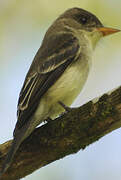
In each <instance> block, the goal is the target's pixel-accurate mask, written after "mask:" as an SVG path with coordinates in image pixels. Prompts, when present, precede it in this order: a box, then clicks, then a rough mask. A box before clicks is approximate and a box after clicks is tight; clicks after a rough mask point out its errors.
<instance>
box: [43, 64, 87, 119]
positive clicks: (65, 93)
mask: <svg viewBox="0 0 121 180" xmlns="http://www.w3.org/2000/svg"><path fill="white" fill-rule="evenodd" d="M88 72H89V66H88V63H86V62H84V63H75V64H73V65H71V66H70V67H68V68H67V69H66V71H65V72H64V73H63V75H62V76H61V77H60V78H59V79H58V80H57V81H56V83H55V84H54V85H53V86H52V87H51V88H50V89H49V90H48V92H47V93H46V94H45V101H46V102H47V103H49V104H50V109H49V113H48V114H49V116H50V117H51V118H55V117H56V116H57V115H59V114H60V113H62V112H63V111H64V109H63V108H62V107H61V106H60V104H59V103H58V101H62V102H63V103H64V104H65V105H67V106H70V105H71V104H72V103H73V101H74V100H75V98H76V97H77V96H78V94H79V93H80V91H81V90H82V88H83V86H84V83H85V81H86V79H87V76H88Z"/></svg>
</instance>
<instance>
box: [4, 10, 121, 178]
mask: <svg viewBox="0 0 121 180" xmlns="http://www.w3.org/2000/svg"><path fill="white" fill-rule="evenodd" d="M118 31H119V30H117V29H112V28H107V27H104V26H103V25H102V23H101V22H100V21H99V19H98V18H97V17H96V16H95V15H93V14H91V13H90V12H88V11H85V10H83V9H80V8H72V9H69V10H67V11H65V12H64V13H63V14H62V15H61V16H59V17H58V18H57V19H56V20H55V21H54V23H53V24H52V25H51V26H50V28H49V29H48V31H47V32H46V34H45V37H44V39H43V42H42V45H41V47H40V48H39V50H38V52H37V54H36V56H35V58H34V60H33V62H32V65H31V67H30V69H29V71H28V73H27V76H26V78H25V81H24V84H23V87H22V89H21V92H20V96H19V101H18V112H17V119H18V120H17V123H16V126H15V129H14V133H13V136H14V139H13V142H12V145H11V147H10V150H9V152H8V154H7V157H6V160H5V162H4V164H3V167H2V170H1V175H2V174H3V173H5V171H6V170H7V169H8V167H9V166H10V164H11V162H12V160H13V158H14V155H15V153H16V151H17V149H18V148H19V146H20V144H21V143H22V142H23V140H24V139H25V138H27V137H28V136H29V135H30V134H31V133H32V131H33V130H34V129H35V128H36V127H37V126H38V125H39V124H40V123H42V122H43V121H44V120H46V119H48V118H52V119H53V118H55V117H57V116H58V115H59V114H61V113H62V112H63V111H64V108H63V107H62V106H64V104H65V105H66V106H70V105H71V104H72V103H73V101H74V100H75V98H76V97H77V96H78V94H79V93H80V92H81V90H82V88H83V86H84V84H85V82H86V80H87V77H88V74H89V70H90V65H91V57H92V53H93V51H94V48H95V46H96V44H97V42H98V41H99V40H100V39H101V38H102V37H104V36H106V35H109V34H112V33H115V32H118Z"/></svg>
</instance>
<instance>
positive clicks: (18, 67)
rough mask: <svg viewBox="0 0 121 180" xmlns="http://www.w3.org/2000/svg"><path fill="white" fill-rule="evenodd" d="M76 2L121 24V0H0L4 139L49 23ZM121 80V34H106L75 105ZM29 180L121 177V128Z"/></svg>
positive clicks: (109, 23) (1, 133) (1, 135)
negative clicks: (24, 82)
mask: <svg viewBox="0 0 121 180" xmlns="http://www.w3.org/2000/svg"><path fill="white" fill-rule="evenodd" d="M71 7H81V8H84V9H86V10H89V11H91V12H92V13H94V14H95V15H96V16H97V17H99V19H100V20H101V21H102V23H103V24H104V25H106V26H109V27H114V28H119V29H121V13H120V11H121V1H120V0H115V1H114V0H81V1H80V0H66V1H64V0H61V1H57V0H51V1H49V0H35V1H32V0H26V1H25V0H21V1H16V0H0V143H1V144H2V143H3V142H5V141H7V140H9V139H11V138H12V132H13V129H14V126H15V123H16V106H17V101H18V96H19V92H20V89H21V87H22V83H23V81H24V78H25V75H26V73H27V71H28V68H29V66H30V64H31V62H32V60H33V57H34V56H35V54H36V52H37V50H38V48H39V47H40V44H41V41H42V39H43V36H44V34H45V32H46V30H47V29H48V27H49V26H50V24H51V23H52V22H53V20H55V18H57V17H58V15H60V14H61V13H63V12H64V11H65V10H66V9H68V8H71ZM119 85H121V33H117V34H114V35H111V36H108V37H106V38H105V39H103V40H102V41H101V42H100V43H99V44H98V46H97V48H96V50H95V52H94V54H93V63H92V70H91V72H90V76H89V78H88V81H87V83H86V85H85V87H84V89H83V91H82V93H81V94H80V96H79V97H78V98H77V100H76V101H75V102H74V104H73V106H79V105H81V104H84V103H85V102H87V101H89V100H90V99H92V98H94V97H97V96H99V95H102V94H103V93H104V92H107V91H108V90H110V89H113V88H115V87H117V86H119ZM24 179H25V180H34V179H36V180H38V179H44V180H62V179H69V180H80V179H83V180H97V179H98V180H102V179H103V180H107V179H110V180H114V179H116V180H120V179H121V129H118V130H116V131H113V132H112V133H110V134H109V135H107V136H105V137H103V138H102V139H100V140H99V141H98V142H96V143H94V144H92V145H90V146H89V147H87V148H86V149H85V150H84V151H79V152H78V153H76V154H74V155H70V156H67V157H65V158H63V159H62V160H59V161H56V162H54V163H51V164H49V165H48V166H46V167H44V168H41V169H40V170H37V171H36V172H35V173H33V174H31V175H29V176H27V177H26V178H24Z"/></svg>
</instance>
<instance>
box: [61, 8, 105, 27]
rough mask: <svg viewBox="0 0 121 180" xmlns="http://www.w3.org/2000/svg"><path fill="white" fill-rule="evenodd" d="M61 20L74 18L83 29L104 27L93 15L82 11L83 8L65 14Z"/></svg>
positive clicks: (70, 10)
mask: <svg viewBox="0 0 121 180" xmlns="http://www.w3.org/2000/svg"><path fill="white" fill-rule="evenodd" d="M60 18H72V19H74V20H75V21H77V22H78V23H80V24H81V25H82V26H83V27H85V28H86V27H87V29H88V28H94V27H103V25H102V23H101V22H100V20H99V19H98V18H97V17H96V16H95V15H94V14H92V13H90V12H88V11H86V10H84V9H81V8H72V9H69V10H67V11H65V13H63V14H62V15H61V16H60Z"/></svg>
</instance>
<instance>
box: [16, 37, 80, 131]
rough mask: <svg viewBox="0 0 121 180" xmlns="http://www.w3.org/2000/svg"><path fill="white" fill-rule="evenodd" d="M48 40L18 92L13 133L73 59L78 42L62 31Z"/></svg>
mask: <svg viewBox="0 0 121 180" xmlns="http://www.w3.org/2000/svg"><path fill="white" fill-rule="evenodd" d="M49 39H50V41H48V42H47V47H45V44H44V42H43V45H42V47H41V48H40V49H39V51H38V53H37V55H36V56H35V59H34V61H33V63H32V65H31V67H30V70H29V72H28V74H27V76H26V79H25V82H24V85H23V88H22V90H21V92H20V97H19V101H18V121H17V123H16V127H15V130H14V134H15V133H16V131H17V130H18V129H20V128H21V127H23V126H24V125H25V124H26V122H27V121H29V119H30V117H31V116H32V115H33V114H34V112H35V111H36V109H37V106H38V104H39V103H40V100H41V97H42V96H43V95H44V94H45V93H46V92H47V90H48V89H49V88H50V87H51V86H52V85H53V84H54V83H55V82H56V81H57V80H58V78H59V77H60V76H61V75H62V73H63V72H64V71H65V69H66V68H67V67H68V66H69V65H70V64H71V63H72V62H73V61H74V60H75V59H76V58H77V54H78V50H79V43H78V40H77V38H76V37H74V36H73V35H72V34H65V35H64V39H63V36H62V35H59V36H57V37H56V38H52V39H51V38H49ZM59 42H60V43H59ZM44 47H45V48H44ZM53 48H54V49H53Z"/></svg>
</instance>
